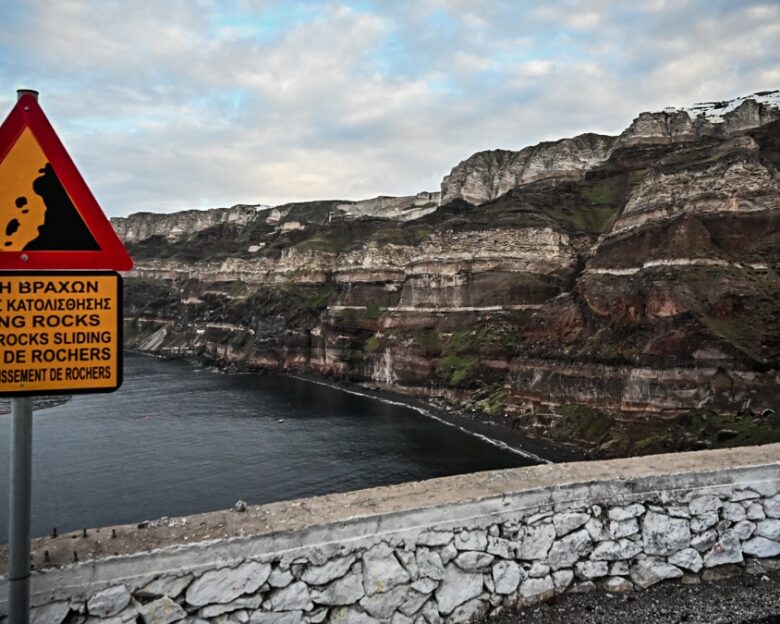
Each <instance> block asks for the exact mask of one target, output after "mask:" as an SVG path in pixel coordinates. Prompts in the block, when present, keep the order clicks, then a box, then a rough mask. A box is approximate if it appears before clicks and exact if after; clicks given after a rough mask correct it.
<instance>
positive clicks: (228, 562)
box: [0, 444, 780, 624]
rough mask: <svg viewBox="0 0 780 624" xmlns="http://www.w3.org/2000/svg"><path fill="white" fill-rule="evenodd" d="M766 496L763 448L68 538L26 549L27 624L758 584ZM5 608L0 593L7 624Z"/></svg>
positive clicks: (559, 468)
mask: <svg viewBox="0 0 780 624" xmlns="http://www.w3.org/2000/svg"><path fill="white" fill-rule="evenodd" d="M778 492H780V445H778V444H775V445H767V446H763V447H755V448H741V449H732V450H726V451H703V452H698V453H682V454H676V455H657V456H650V457H642V458H633V459H624V460H612V461H603V462H588V463H577V464H559V465H548V466H535V467H531V468H521V469H514V470H505V471H494V472H484V473H478V474H472V475H464V476H458V477H450V478H445V479H434V480H430V481H425V482H420V483H406V484H402V485H398V486H391V487H385V488H377V489H373V490H363V491H358V492H350V493H346V494H337V495H331V496H324V497H319V498H316V499H306V500H298V501H290V502H284V503H275V504H271V505H265V506H259V507H251V506H250V507H247V508H244V507H243V506H237V508H236V509H235V510H231V511H223V512H216V513H209V514H202V515H199V516H190V517H187V518H177V519H166V518H163V519H161V520H158V521H154V522H150V523H141V524H140V525H138V526H121V527H114V528H113V529H112V528H103V529H96V530H91V531H88V532H87V534H86V535H83V534H82V533H81V532H78V533H74V534H68V535H61V536H59V537H57V538H46V539H41V540H36V542H35V543H34V545H33V557H32V563H33V567H34V568H35V570H36V571H35V572H34V573H33V579H32V603H33V605H34V614H33V615H34V619H33V622H35V623H36V624H41V623H44V622H46V623H52V624H60V623H62V622H68V624H71V623H76V622H78V623H82V622H89V623H94V624H98V623H104V624H119V623H121V622H131V621H137V620H138V618H139V617H140V621H143V622H155V623H163V624H168V623H172V622H177V621H182V622H185V621H186V622H204V621H207V622H215V623H218V624H232V623H234V622H235V623H237V624H247V623H251V624H260V623H266V622H267V623H275V624H276V623H278V624H294V623H309V622H311V623H316V622H344V623H346V622H349V623H351V622H360V623H363V622H365V623H372V622H390V623H392V624H408V623H414V624H436V623H439V622H448V623H449V622H468V621H470V620H472V619H473V618H476V617H480V616H482V615H492V614H496V613H498V612H500V611H501V610H502V609H505V608H508V607H513V606H516V605H526V604H531V603H534V602H538V601H541V600H546V599H549V598H552V597H553V596H555V595H556V594H562V593H565V592H583V591H607V592H630V591H637V590H641V589H644V588H647V587H650V586H652V585H654V584H656V583H659V582H662V581H667V582H674V581H682V582H700V581H701V580H704V581H707V580H708V579H709V578H713V577H716V576H722V575H723V574H724V572H725V573H742V572H743V571H747V572H750V573H759V574H763V573H764V571H766V570H769V569H777V568H778V564H779V563H780V560H779V559H778V557H780V494H779V493H778ZM74 558H78V561H77V562H74V561H73V559H74ZM5 561H7V553H6V552H5V551H4V550H3V551H0V566H4V565H5ZM2 573H4V569H3V568H0V574H2ZM6 600H7V585H6V583H5V582H4V580H3V579H0V613H2V614H5V610H6V609H7V603H6ZM0 619H1V618H0Z"/></svg>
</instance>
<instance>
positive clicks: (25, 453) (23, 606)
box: [8, 89, 38, 624]
mask: <svg viewBox="0 0 780 624" xmlns="http://www.w3.org/2000/svg"><path fill="white" fill-rule="evenodd" d="M28 93H32V94H33V95H35V97H37V96H38V92H37V91H33V90H31V89H19V90H18V91H17V92H16V94H17V98H21V97H22V96H23V95H25V94H28ZM32 413H33V410H32V399H31V398H30V397H21V398H15V399H13V400H12V402H11V483H10V491H11V494H10V497H9V498H10V500H9V503H10V505H9V514H8V516H9V522H8V542H9V544H8V550H9V558H8V559H9V567H8V619H9V624H28V623H29V621H30V537H31V531H30V516H31V511H32V510H31V502H32Z"/></svg>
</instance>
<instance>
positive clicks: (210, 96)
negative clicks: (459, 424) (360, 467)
mask: <svg viewBox="0 0 780 624" xmlns="http://www.w3.org/2000/svg"><path fill="white" fill-rule="evenodd" d="M226 6H228V5H227V3H223V2H218V1H216V0H213V1H210V0H209V1H207V0H199V1H197V2H195V1H187V0H171V1H169V2H163V3H160V2H154V1H152V0H137V1H136V2H133V3H132V4H130V3H126V2H120V1H119V0H67V1H66V0H47V1H44V0H4V1H3V2H0V22H1V23H3V24H4V25H5V27H4V28H3V29H2V30H1V31H0V110H8V109H10V107H11V105H12V103H13V100H14V96H13V90H14V89H16V88H18V87H21V86H31V87H37V88H39V89H40V90H41V91H42V99H41V102H42V105H43V106H44V108H45V110H47V112H48V114H49V116H50V117H51V119H52V121H53V122H54V124H55V126H56V127H57V129H58V131H59V133H60V135H61V136H62V138H63V140H64V142H65V143H66V146H67V147H68V148H69V149H70V151H71V153H72V154H73V156H74V158H75V160H76V162H77V163H78V164H79V166H80V168H81V169H82V171H83V172H84V174H85V177H86V178H87V181H88V182H89V183H90V184H91V186H92V188H93V190H94V191H95V193H96V195H97V197H98V199H99V200H101V202H102V204H103V206H104V209H105V210H106V211H107V212H108V213H110V214H126V213H128V212H133V211H137V210H158V211H163V210H166V211H167V210H173V209H182V208H187V207H208V206H212V205H229V204H231V203H239V202H258V203H279V202H284V201H290V200H295V199H301V200H303V199H317V198H334V197H335V198H360V197H367V196H372V195H377V194H411V193H415V192H417V191H420V190H435V189H436V188H437V187H438V184H439V182H440V180H441V178H442V177H443V176H444V175H445V174H447V173H448V172H449V170H450V168H451V167H452V166H454V165H455V164H457V163H458V162H459V161H461V160H463V159H465V158H467V157H468V156H469V155H470V154H471V153H473V152H474V151H476V150H479V149H490V148H497V147H503V148H516V149H517V148H521V147H523V146H524V145H526V144H529V143H534V142H537V141H539V140H542V139H555V138H560V137H562V136H570V135H572V134H577V133H579V132H585V131H601V132H613V133H614V132H619V131H620V130H621V129H622V128H623V127H625V126H626V125H627V124H628V123H629V122H630V121H631V119H632V118H633V117H634V116H635V115H636V114H638V113H639V112H640V111H642V110H652V109H659V108H662V107H663V106H666V105H668V104H674V105H683V104H690V103H692V102H693V101H696V100H702V99H722V98H726V97H731V96H735V95H741V94H745V93H749V92H751V91H755V90H760V89H770V88H777V87H778V86H780V85H779V84H778V82H780V50H778V49H777V47H776V46H772V45H771V44H772V42H774V41H778V40H780V7H779V6H777V5H776V4H774V3H765V2H764V3H751V2H746V3H743V4H742V5H741V6H740V7H737V8H736V9H735V8H733V7H730V5H724V4H720V3H718V4H717V5H716V4H715V3H710V2H707V1H706V0H699V1H698V2H696V1H694V0H690V1H689V2H679V1H678V2H674V3H668V2H664V1H663V0H653V1H648V2H641V3H622V2H617V1H616V0H578V1H576V2H558V3H544V4H541V3H540V4H536V5H534V4H532V3H515V2H510V1H509V0H497V1H496V2H491V3H481V4H479V5H477V4H475V3H474V2H469V1H467V0H421V1H415V2H412V1H410V0H399V1H398V2H393V3H378V4H377V5H375V8H366V7H362V8H361V6H362V5H357V4H355V5H351V3H342V4H338V3H327V2H322V3H320V2H314V1H311V2H305V3H303V4H296V3H294V2H290V3H287V2H279V1H276V0H238V2H236V3H231V4H230V6H233V7H235V8H234V11H233V13H231V14H230V15H226V14H225V12H224V11H225V10H226V9H225V7H226ZM369 6H370V5H369ZM377 7H378V8H377ZM286 12H287V13H286ZM288 13H289V14H288ZM226 18H229V19H226ZM30 42H36V45H31V43H30Z"/></svg>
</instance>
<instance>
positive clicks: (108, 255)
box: [0, 92, 133, 271]
mask: <svg viewBox="0 0 780 624" xmlns="http://www.w3.org/2000/svg"><path fill="white" fill-rule="evenodd" d="M132 267H133V261H132V259H131V258H130V256H129V254H128V253H127V250H126V249H125V248H124V245H122V242H121V241H120V240H119V237H118V236H117V235H116V233H115V232H114V229H113V228H112V227H111V223H110V222H109V221H108V219H107V218H106V216H105V215H104V214H103V211H102V210H101V209H100V206H99V205H98V203H97V201H95V198H94V196H93V195H92V193H91V192H90V190H89V188H88V187H87V185H86V183H85V182H84V179H83V178H82V177H81V174H79V172H78V170H77V169H76V166H75V165H74V164H73V161H72V160H71V158H70V156H69V155H68V153H67V151H66V150H65V148H64V147H63V145H62V143H61V142H60V140H59V138H58V137H57V135H56V133H55V132H54V129H53V128H52V127H51V124H50V123H49V121H48V119H47V118H46V115H45V114H44V113H43V110H42V109H41V108H40V106H39V105H38V100H37V98H36V94H35V93H34V92H21V93H20V97H19V100H18V101H17V103H16V106H15V107H14V108H13V110H12V111H11V112H10V114H9V115H8V117H7V118H6V120H5V121H4V122H3V125H2V126H0V269H18V270H41V269H111V270H118V271H126V270H129V269H131V268H132Z"/></svg>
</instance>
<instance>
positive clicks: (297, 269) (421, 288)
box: [125, 92, 780, 455]
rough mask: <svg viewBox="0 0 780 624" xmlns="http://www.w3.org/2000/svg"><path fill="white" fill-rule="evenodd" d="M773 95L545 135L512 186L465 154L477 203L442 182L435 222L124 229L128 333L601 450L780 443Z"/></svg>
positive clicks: (411, 201)
mask: <svg viewBox="0 0 780 624" xmlns="http://www.w3.org/2000/svg"><path fill="white" fill-rule="evenodd" d="M773 98H774V99H773ZM777 99H778V98H777V93H776V92H772V93H769V94H764V95H760V96H754V97H749V98H742V99H740V100H739V101H738V102H733V103H725V104H724V105H723V106H719V105H717V106H716V105H714V104H713V105H711V106H709V108H705V109H701V110H699V111H698V113H697V115H695V116H694V119H693V122H691V123H692V124H693V125H692V126H690V128H692V130H691V131H690V132H689V131H688V130H685V131H682V130H679V131H678V128H683V127H684V128H688V126H686V125H685V124H682V125H679V124H677V121H679V120H683V121H684V118H687V119H688V120H689V121H690V120H691V117H690V113H689V112H687V111H684V110H678V111H667V112H663V113H653V114H650V117H651V118H652V119H650V118H647V119H645V118H644V117H642V116H640V119H639V120H637V121H636V122H635V123H634V124H632V126H631V128H629V129H628V130H627V131H626V132H624V133H623V134H622V135H621V136H620V137H616V138H615V137H613V138H612V139H610V140H607V139H608V138H603V137H601V138H598V137H595V135H590V136H589V138H587V139H582V137H580V138H579V139H577V140H572V141H573V142H569V143H566V142H561V143H557V144H548V145H546V146H545V147H544V149H543V150H541V152H538V153H537V152H534V151H533V150H531V152H528V153H526V154H525V156H523V157H522V159H525V160H523V162H524V163H525V164H523V167H526V169H523V171H527V172H530V171H532V170H533V171H535V172H536V173H528V176H530V177H525V178H524V177H523V176H525V175H526V174H525V173H523V174H522V175H520V174H518V176H519V177H518V176H515V177H512V176H513V175H515V174H511V175H510V174H507V173H506V171H504V170H503V169H501V168H500V167H499V169H501V170H500V171H499V169H496V170H495V171H493V173H491V174H490V175H489V176H488V177H487V178H486V177H485V175H487V174H486V173H485V171H486V170H485V169H484V168H483V167H482V165H481V164H479V163H480V162H482V161H481V160H480V159H479V158H477V159H476V160H475V161H474V162H473V163H472V164H470V165H468V166H464V167H465V168H464V169H463V171H464V172H465V173H464V175H466V177H467V178H469V179H471V180H483V181H484V180H488V178H489V179H490V180H493V181H496V180H497V181H496V182H495V184H494V183H493V182H490V184H488V183H487V182H485V184H487V186H490V185H493V186H491V187H490V188H491V189H492V190H489V192H488V191H486V192H487V195H486V196H485V197H489V199H488V201H483V199H484V198H481V197H482V196H480V195H479V193H478V192H477V191H476V190H474V191H473V192H472V191H469V190H468V189H469V188H471V189H472V190H473V189H476V188H477V187H478V186H479V185H480V184H482V182H480V183H479V184H476V183H475V184H476V186H475V185H471V186H469V184H471V183H469V184H467V185H466V186H463V185H461V186H459V187H458V188H460V189H461V190H460V191H457V192H456V191H454V190H453V189H454V188H455V187H452V186H451V184H452V180H453V178H452V176H450V177H449V179H445V183H444V184H443V187H442V200H441V201H442V205H440V206H439V207H438V208H436V209H435V210H433V209H432V208H433V206H432V203H433V202H435V199H436V197H435V196H434V195H432V194H421V195H419V196H412V197H409V198H399V199H398V201H391V200H390V199H388V198H379V199H378V200H369V201H368V202H362V203H361V202H358V203H351V204H345V203H344V202H337V201H332V202H308V203H301V204H288V205H285V206H279V207H276V208H273V209H263V210H255V211H254V217H253V218H250V219H249V220H248V221H247V222H246V223H240V222H235V221H233V222H231V221H227V220H222V221H220V223H218V224H217V225H213V226H211V227H206V228H199V227H197V228H193V229H192V230H191V231H189V232H188V233H187V234H186V235H182V236H178V237H176V238H175V239H171V238H170V237H168V236H164V235H162V234H154V235H150V236H147V237H146V238H145V239H143V240H138V238H136V237H135V235H131V236H127V234H126V233H125V235H126V237H127V241H128V243H129V245H130V249H131V252H132V253H133V255H134V258H135V260H136V269H135V271H134V272H133V273H132V274H131V275H130V276H129V278H128V280H127V284H126V285H127V293H126V302H127V310H126V318H127V320H128V323H127V327H126V335H127V336H128V343H129V345H130V346H131V347H134V348H138V349H142V350H147V351H153V352H157V353H161V354H166V355H177V354H193V355H198V356H201V357H207V358H212V359H215V360H217V361H220V362H223V363H226V364H235V365H239V366H246V367H250V368H253V367H254V368H266V369H274V370H302V371H308V372H314V373H317V374H322V375H327V376H332V377H334V378H337V379H348V380H351V381H353V382H357V383H364V384H369V385H372V386H378V387H381V388H385V389H389V390H393V391H401V392H405V393H409V394H414V395H418V396H425V397H431V398H442V399H445V400H448V401H455V402H458V403H460V404H463V405H465V406H466V407H467V408H468V409H473V410H479V411H481V412H486V413H488V414H489V415H490V416H489V417H490V418H491V419H493V420H499V421H502V422H504V423H505V424H507V425H508V426H512V427H522V428H526V429H529V430H532V431H536V432H538V433H539V434H540V435H547V436H552V437H556V438H558V439H561V440H566V441H575V442H577V443H580V444H584V445H588V446H590V447H592V448H593V449H594V452H595V453H598V454H604V455H614V454H624V453H636V452H649V451H652V450H662V449H667V450H672V449H689V448H707V447H710V446H723V445H735V444H739V443H755V442H761V441H770V440H775V439H780V416H778V414H777V412H778V411H780V409H779V406H780V390H778V388H779V386H780V376H779V374H778V368H779V367H780V320H778V319H780V298H779V297H778V293H780V276H779V274H778V271H779V270H780V238H779V236H780V234H778V218H779V215H780V173H778V167H780V120H775V119H776V118H777V117H778V109H777V107H776V105H775V104H774V102H775V100H777ZM751 111H752V112H751ZM672 118H673V119H674V120H677V121H675V122H674V124H672V123H671V121H669V120H670V119H672ZM653 120H654V121H653ZM664 120H665V121H664ZM651 122H652V123H651ZM667 122H668V123H667ZM705 122H706V123H705ZM680 123H682V121H680ZM706 124H710V125H711V126H713V128H714V129H712V128H709V126H707V127H705V126H706ZM663 128H666V130H663ZM708 128H709V129H708ZM670 133H671V134H670ZM583 141H585V144H587V145H589V146H590V147H587V149H586V147H583V145H584V144H583ZM556 145H557V146H558V147H556ZM607 145H609V147H608V149H607V148H606V147H604V146H607ZM576 146H579V147H577V149H580V148H581V149H582V150H585V152H587V154H589V155H588V156H587V157H586V156H582V155H581V154H580V156H576V158H575V156H573V154H574V153H575V152H577V149H575V147H576ZM594 146H596V147H594ZM598 146H601V147H598ZM602 148H603V149H602ZM589 150H590V151H589ZM594 150H595V151H594ZM597 152H598V153H597ZM577 153H580V152H577ZM583 153H584V152H583ZM533 154H537V156H533ZM539 154H542V155H544V157H542V156H541V155H539ZM532 156H533V158H537V157H538V158H539V160H538V161H533V162H535V163H536V164H534V165H533V167H536V168H535V169H534V168H533V167H532V168H531V169H528V168H527V167H530V165H529V163H530V162H531V161H532V160H533V158H532ZM475 158H476V156H475ZM502 158H503V157H502ZM522 159H521V160H522ZM575 161H576V162H577V163H579V164H577V166H576V167H575V169H576V172H575V173H576V175H575V173H572V172H573V171H574V169H570V168H568V167H569V166H568V165H565V164H561V163H572V162H575ZM517 162H519V160H518V161H517ZM488 169H490V167H488ZM518 171H519V170H518ZM502 172H503V173H502ZM540 172H541V173H540ZM494 174H495V175H494ZM537 174H538V175H537ZM459 175H460V174H459ZM491 176H492V177H491ZM496 176H497V177H496ZM464 179H466V178H464ZM502 180H503V181H502ZM456 186H457V185H456ZM483 186H485V185H484V184H483ZM487 186H485V188H487ZM480 188H481V187H480ZM463 189H467V190H466V191H463ZM480 192H481V191H480ZM457 193H460V195H458V194H457ZM456 196H457V197H464V196H465V197H468V198H470V199H471V200H472V201H474V202H475V203H479V202H481V203H479V205H475V203H469V202H467V201H464V200H463V199H453V197H456ZM385 208H386V209H387V210H388V213H387V215H386V216H385V217H383V216H381V215H382V214H383V213H382V211H383V210H384V209H385ZM409 211H411V213H410V212H409ZM415 211H419V214H418V212H415ZM410 215H413V216H415V217H416V218H407V217H409V216H410ZM144 218H146V217H144ZM161 218H162V217H161ZM165 218H166V219H171V218H175V217H167V216H166V217H165ZM130 220H132V217H131V218H130ZM130 220H128V222H129V221H130ZM134 231H135V230H134ZM149 231H152V230H149ZM155 231H156V230H155Z"/></svg>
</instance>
